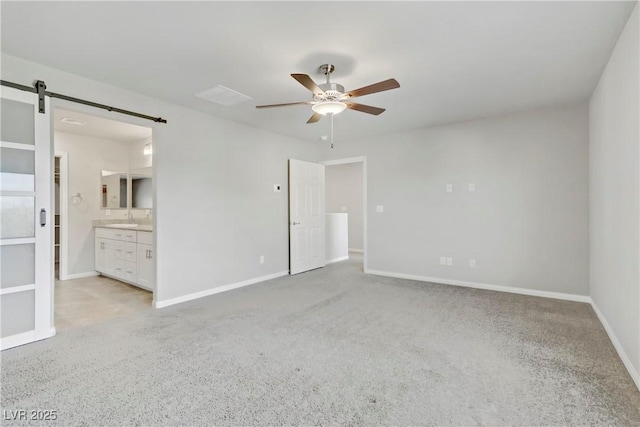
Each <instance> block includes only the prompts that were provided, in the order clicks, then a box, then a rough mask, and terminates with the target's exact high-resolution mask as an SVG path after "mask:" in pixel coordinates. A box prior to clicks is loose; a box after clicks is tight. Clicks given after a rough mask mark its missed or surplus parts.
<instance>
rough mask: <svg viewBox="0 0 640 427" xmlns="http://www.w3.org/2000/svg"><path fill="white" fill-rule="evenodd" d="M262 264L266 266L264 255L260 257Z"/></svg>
mask: <svg viewBox="0 0 640 427" xmlns="http://www.w3.org/2000/svg"><path fill="white" fill-rule="evenodd" d="M260 264H264V255H260Z"/></svg>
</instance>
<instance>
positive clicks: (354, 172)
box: [324, 162, 364, 250]
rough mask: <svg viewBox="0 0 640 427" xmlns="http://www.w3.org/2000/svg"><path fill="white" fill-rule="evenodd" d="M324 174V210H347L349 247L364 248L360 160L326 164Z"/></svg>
mask: <svg viewBox="0 0 640 427" xmlns="http://www.w3.org/2000/svg"><path fill="white" fill-rule="evenodd" d="M324 176H325V182H326V211H327V212H347V213H348V214H349V249H356V250H362V249H364V245H363V238H362V235H363V227H364V219H363V206H362V162H358V163H346V164H343V165H331V166H327V167H326V168H325V175H324ZM343 208H346V210H343Z"/></svg>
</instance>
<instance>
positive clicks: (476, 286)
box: [365, 270, 591, 303]
mask: <svg viewBox="0 0 640 427" xmlns="http://www.w3.org/2000/svg"><path fill="white" fill-rule="evenodd" d="M365 273H367V274H375V275H376V276H386V277H395V278H398V279H408V280H418V281H420V282H431V283H438V284H442V285H453V286H462V287H465V288H474V289H485V290H488V291H497V292H509V293H512V294H520V295H530V296H534V297H543V298H555V299H561V300H567V301H577V302H586V303H591V298H589V297H588V296H587V295H575V294H564V293H561V292H550V291H538V290H535V289H526V288H512V287H510V286H502V285H490V284H487V283H476V282H465V281H462V280H451V279H442V278H439V277H426V276H416V275H412V274H402V273H392V272H389V271H378V270H365Z"/></svg>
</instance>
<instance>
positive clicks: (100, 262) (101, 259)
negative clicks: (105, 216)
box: [95, 238, 107, 273]
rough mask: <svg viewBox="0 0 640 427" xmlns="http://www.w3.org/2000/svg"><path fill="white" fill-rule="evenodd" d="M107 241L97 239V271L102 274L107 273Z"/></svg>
mask: <svg viewBox="0 0 640 427" xmlns="http://www.w3.org/2000/svg"><path fill="white" fill-rule="evenodd" d="M105 240H106V239H101V238H96V247H95V256H96V261H95V264H96V265H95V269H96V271H99V272H100V273H105V260H106V249H107V248H106V245H105Z"/></svg>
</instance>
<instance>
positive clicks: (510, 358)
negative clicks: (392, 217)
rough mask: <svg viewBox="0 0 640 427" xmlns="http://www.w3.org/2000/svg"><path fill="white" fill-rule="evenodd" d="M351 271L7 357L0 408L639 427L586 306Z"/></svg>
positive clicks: (255, 420) (612, 356) (138, 416)
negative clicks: (628, 426) (625, 426)
mask: <svg viewBox="0 0 640 427" xmlns="http://www.w3.org/2000/svg"><path fill="white" fill-rule="evenodd" d="M360 269H361V266H360V264H358V263H354V262H343V263H337V264H333V265H331V266H329V267H326V268H324V269H320V270H316V271H312V272H308V273H305V274H302V275H298V276H295V277H283V278H280V279H276V280H273V281H270V282H266V283H262V284H258V285H254V286H251V287H247V288H243V289H239V290H236V291H232V292H227V293H224V294H219V295H214V296H211V297H208V298H206V299H202V300H199V301H193V302H190V303H185V304H182V305H179V306H174V307H169V308H166V309H162V310H150V311H145V312H143V313H139V314H135V315H132V316H129V317H126V318H119V319H116V320H114V321H110V322H107V323H102V324H98V325H93V326H90V327H86V328H81V329H75V330H71V331H68V332H67V333H61V334H59V335H58V336H56V337H54V338H52V339H49V340H46V341H43V342H40V343H36V344H32V345H28V346H23V347H21V348H16V349H12V350H8V351H5V352H3V353H2V362H1V363H2V408H3V409H4V410H19V409H26V410H30V409H50V410H56V411H57V420H56V421H55V422H54V423H47V425H52V424H60V425H91V426H94V425H300V424H304V425H318V424H322V425H329V424H333V425H381V424H382V425H389V424H392V425H523V426H524V425H526V426H530V425H639V424H640V392H638V390H637V389H636V388H635V386H634V384H633V383H632V381H631V379H630V377H629V375H628V373H627V372H626V371H625V369H624V367H623V365H622V363H621V361H620V359H619V358H618V356H617V355H616V352H615V350H614V349H613V347H612V345H611V343H610V342H609V339H608V337H607V336H606V334H605V332H604V330H603V328H602V326H601V325H600V324H599V322H598V320H597V318H596V316H595V315H594V313H593V311H592V309H591V308H590V307H589V306H588V305H587V304H581V303H573V302H566V301H556V300H550V299H543V298H535V297H527V296H521V295H513V294H505V293H497V292H489V291H480V290H473V289H464V288H458V287H452V286H444V285H435V284H425V283H419V282H414V281H409V280H400V279H390V278H382V277H375V276H366V275H364V274H362V273H361V271H360ZM3 424H5V425H11V424H13V423H11V422H8V421H4V422H3ZM15 424H18V425H22V424H23V423H15ZM39 424H41V425H43V423H39Z"/></svg>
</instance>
